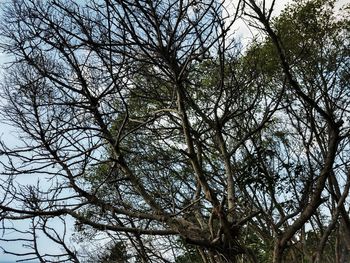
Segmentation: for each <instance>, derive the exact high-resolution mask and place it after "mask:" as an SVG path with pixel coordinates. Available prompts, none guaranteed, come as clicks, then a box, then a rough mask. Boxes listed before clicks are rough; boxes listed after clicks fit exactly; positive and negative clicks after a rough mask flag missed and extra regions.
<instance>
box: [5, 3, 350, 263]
mask: <svg viewBox="0 0 350 263" xmlns="http://www.w3.org/2000/svg"><path fill="white" fill-rule="evenodd" d="M1 1H3V0H0V2H1ZM232 2H233V3H234V1H232ZM266 2H267V3H268V2H271V1H266ZM288 2H290V1H289V0H286V1H284V0H277V1H276V4H275V7H274V15H278V14H279V13H280V12H281V10H282V9H283V8H284V7H285V5H286V4H287V3H288ZM349 3H350V0H340V1H338V3H337V6H338V7H339V6H342V5H344V4H349ZM228 8H229V7H228ZM234 29H235V31H236V34H237V35H238V36H239V37H241V38H242V40H243V42H244V41H248V40H249V39H251V38H252V32H250V31H249V29H248V28H247V25H246V24H245V22H244V21H242V20H241V21H238V22H237V23H236V25H235V26H234ZM8 59H9V58H8V57H7V56H6V55H4V54H2V53H0V66H1V67H3V66H5V65H6V62H7V61H8ZM2 77H3V71H2V70H0V82H1V79H2ZM2 103H3V98H1V97H0V104H2ZM0 138H1V140H4V141H6V142H7V143H8V144H9V145H16V144H18V140H17V139H16V133H15V131H14V129H13V128H12V127H10V126H8V125H6V124H4V123H3V122H2V121H1V119H0ZM0 173H1V167H0ZM26 181H28V183H29V181H33V180H32V179H30V178H25V177H23V181H22V182H23V183H26ZM1 245H4V244H3V243H2V242H1V241H0V246H1ZM5 245H6V244H5ZM18 249H22V248H21V244H18ZM47 249H50V248H49V247H47ZM51 249H53V247H52V248H51ZM1 253H2V252H1V251H0V263H1V262H3V261H11V260H14V259H15V258H14V257H13V256H7V255H1Z"/></svg>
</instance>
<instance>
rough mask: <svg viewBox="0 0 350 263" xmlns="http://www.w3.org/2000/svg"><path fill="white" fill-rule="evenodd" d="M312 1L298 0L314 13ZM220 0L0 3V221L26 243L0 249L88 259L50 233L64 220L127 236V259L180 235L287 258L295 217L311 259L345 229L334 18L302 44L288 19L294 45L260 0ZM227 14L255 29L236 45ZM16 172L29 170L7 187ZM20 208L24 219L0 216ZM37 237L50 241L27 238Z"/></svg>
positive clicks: (344, 154)
mask: <svg viewBox="0 0 350 263" xmlns="http://www.w3.org/2000/svg"><path fill="white" fill-rule="evenodd" d="M321 2H322V1H321ZM321 2H317V1H310V3H311V4H312V3H314V4H315V6H316V7H315V9H311V10H313V11H315V10H321V11H322V10H323V11H324V9H323V8H324V6H325V3H326V2H329V1H323V2H324V3H323V2H322V3H321ZM226 6H227V3H225V2H224V1H215V0H205V1H187V0H169V1H160V0H159V1H148V0H138V1H131V0H130V1H125V0H124V1H109V0H105V1H102V0H91V1H88V2H84V3H82V4H79V3H76V2H75V1H71V0H65V1H64V0H52V1H37V0H35V1H34V0H14V1H11V3H9V4H7V5H5V6H4V17H3V22H2V25H1V36H2V37H3V39H5V41H2V43H1V47H2V49H3V50H4V51H6V52H8V53H9V54H12V56H13V58H14V60H13V63H12V64H11V66H10V67H9V68H8V70H7V73H6V76H5V81H4V83H3V84H2V88H3V94H4V97H5V98H6V100H7V102H6V104H5V105H4V106H3V108H2V110H3V117H4V118H5V119H6V120H7V121H8V122H9V123H11V125H13V126H14V127H16V128H18V130H19V132H20V133H19V134H20V139H21V140H22V145H21V146H19V147H17V148H12V147H9V146H8V145H6V144H5V142H2V143H1V155H2V157H3V158H6V159H2V160H3V161H2V166H3V168H4V170H3V172H2V184H1V195H2V196H1V198H2V199H1V200H2V201H1V205H0V209H1V219H2V222H3V225H2V226H3V227H2V228H3V230H4V233H5V234H6V233H7V232H8V231H13V230H15V231H16V232H17V233H18V234H22V236H23V238H22V237H21V238H13V239H11V240H8V241H17V242H25V243H26V244H28V248H29V249H30V250H28V251H30V252H28V253H26V252H24V253H14V252H13V251H7V250H6V252H7V253H12V254H16V255H18V256H23V257H24V259H34V258H35V259H38V260H40V261H41V262H50V261H51V262H80V261H88V259H87V258H84V253H83V251H82V250H79V249H78V247H74V244H72V243H71V242H69V240H68V238H67V231H66V227H67V225H69V222H74V225H75V229H76V231H77V232H78V233H79V235H81V237H82V239H83V240H84V239H85V241H86V240H88V241H91V240H94V239H96V238H97V237H99V238H103V239H105V240H109V241H112V242H115V244H116V247H115V249H116V250H115V251H117V252H118V251H119V252H120V250H118V247H119V248H126V247H127V248H128V251H129V254H128V255H124V254H123V255H122V256H123V257H124V258H128V260H131V261H137V262H174V261H175V260H176V259H177V257H178V256H179V255H181V254H183V253H186V249H187V251H188V248H190V249H195V250H191V251H195V253H197V255H198V256H199V257H200V258H201V260H202V262H235V261H239V262H247V261H250V262H260V261H261V262H264V261H263V260H265V262H266V261H267V262H271V261H273V262H276V263H277V262H288V260H289V258H292V259H291V260H290V261H292V260H293V261H292V262H298V260H300V262H302V261H301V260H303V259H301V258H300V255H302V257H304V256H306V254H307V253H306V252H305V246H306V242H307V240H308V239H307V236H306V232H307V231H306V228H308V229H313V233H317V231H320V235H318V237H317V238H318V240H320V241H321V242H320V245H319V247H318V248H315V253H318V254H317V257H316V258H317V260H318V261H319V262H321V261H320V260H321V255H322V251H323V250H324V248H325V242H326V241H327V240H330V237H331V236H332V235H331V233H332V231H333V230H334V229H336V228H337V227H338V226H337V224H339V223H341V225H342V228H343V229H345V230H346V231H349V229H350V228H349V227H348V226H349V224H347V222H350V221H349V216H348V214H347V209H348V205H347V204H348V191H349V185H350V184H349V180H348V178H349V172H348V168H347V167H348V166H347V163H348V159H349V158H348V135H349V134H348V133H349V131H348V128H349V127H348V121H347V118H348V112H349V111H348V103H349V94H348V93H347V82H346V80H347V79H348V75H349V71H348V69H349V67H348V66H349V65H348V53H346V51H347V50H348V49H347V42H346V41H344V39H345V38H340V37H339V35H340V33H347V34H348V32H349V31H347V29H346V27H345V26H343V24H342V25H341V26H340V25H338V24H337V25H336V24H334V27H335V28H336V29H337V30H334V31H332V32H333V35H331V36H329V35H324V36H322V37H323V38H322V40H323V42H322V44H323V45H315V44H314V43H313V42H312V41H311V39H312V38H311V37H307V36H315V35H312V34H311V33H310V32H307V31H301V32H304V33H305V32H306V33H305V34H306V35H302V33H300V32H298V31H296V28H298V27H297V26H295V27H293V26H291V29H293V30H294V31H295V32H294V33H295V38H296V37H298V38H301V39H303V40H305V42H303V41H300V42H297V41H296V42H295V43H294V44H293V45H294V46H291V47H288V42H287V40H288V38H286V37H285V35H283V32H287V35H289V34H292V33H291V32H289V31H288V30H286V29H285V28H284V27H283V25H284V24H283V23H282V22H280V24H278V23H279V22H278V21H277V22H272V18H271V16H272V15H271V14H272V10H273V5H272V6H266V5H265V1H263V3H258V1H250V0H249V1H237V3H236V5H235V7H236V9H235V10H226V9H225V7H226ZM299 7H300V8H299V9H300V10H301V11H300V10H299V9H298V5H297V6H296V7H294V9H293V8H292V9H291V10H290V11H289V13H287V14H291V15H293V14H294V15H295V14H300V16H301V17H302V11H303V10H304V9H303V8H305V7H308V5H307V3H306V4H305V3H302V4H300V6H299ZM311 7H312V6H311ZM317 8H319V9H317ZM298 10H299V11H298ZM243 11H244V12H243ZM321 11H320V14H329V13H327V12H325V11H324V12H323V11H322V12H321ZM304 12H305V11H304ZM241 15H243V16H244V17H246V19H248V20H249V23H250V24H251V25H252V26H254V27H257V28H260V30H261V32H263V34H266V36H267V39H265V40H262V41H260V42H255V43H253V44H252V45H251V47H249V48H247V49H245V53H243V52H242V51H243V49H242V48H241V46H240V44H239V42H238V40H237V39H235V37H234V35H233V32H232V29H231V28H232V25H233V23H235V21H236V19H237V18H238V17H240V16H241ZM286 17H287V18H288V15H287V16H286ZM286 17H285V18H284V20H283V19H281V20H279V21H286V19H287V18H286ZM323 19H324V20H323V21H328V22H332V21H334V20H332V17H331V16H329V17H328V20H327V19H326V18H323ZM306 21H308V23H309V22H312V21H314V20H312V19H307V20H306ZM310 28H311V27H310ZM328 32H330V31H328ZM304 33H303V34H304ZM301 36H302V37H301ZM292 37H293V36H292ZM318 37H321V36H318ZM335 39H337V41H338V42H337V45H338V46H337V45H336V44H334V45H332V44H331V43H333V42H331V41H334V40H335ZM307 41H311V43H309V42H307ZM327 41H329V42H327ZM299 44H300V45H302V46H301V47H300V50H299V49H298V47H299ZM303 45H304V46H303ZM339 47H341V52H337V53H335V54H333V53H332V54H331V55H330V56H328V55H327V56H326V54H327V52H330V51H334V50H336V48H339ZM321 48H323V49H321ZM305 50H306V51H308V50H309V51H310V52H311V51H312V52H314V53H312V52H311V55H312V56H314V58H315V59H314V60H312V59H310V58H309V57H307V56H306V55H305V54H304V53H303V52H304V51H305ZM316 54H317V56H316ZM323 59H324V60H323ZM332 59H335V60H332ZM332 65H335V66H334V67H331V66H332ZM23 175H25V176H32V177H33V178H38V182H35V183H33V184H29V185H22V184H21V183H20V180H19V179H17V178H18V177H20V176H23ZM328 211H330V213H331V214H332V216H331V218H330V219H329V220H324V219H322V218H321V217H323V216H324V215H325V213H328ZM23 220H28V221H30V222H31V227H30V228H29V229H28V230H25V231H22V230H21V229H20V227H17V226H16V225H15V226H14V227H13V226H11V225H9V223H11V222H14V221H23ZM57 222H60V223H61V225H62V227H57V226H54V224H57ZM39 233H40V235H44V236H46V238H47V239H48V240H50V241H51V242H53V243H54V244H56V245H59V246H60V247H61V248H62V250H61V252H60V253H59V254H55V253H47V252H45V251H44V252H43V250H41V249H40V246H38V245H39V242H38V235H39ZM2 240H6V235H5V236H4V237H3V239H2ZM344 240H345V242H347V240H348V239H347V238H345V239H344ZM103 242H106V241H103ZM272 244H273V245H272ZM346 244H347V243H346ZM255 246H265V255H264V256H266V257H265V259H261V258H260V257H261V256H262V254H261V253H260V252H261V249H260V250H259V249H256V247H255ZM303 249H304V250H303ZM112 250H113V247H112ZM300 250H303V252H301V253H300V252H299V251H300ZM272 251H273V253H272ZM270 252H271V253H270ZM123 253H124V252H123ZM88 254H89V253H87V256H88ZM119 256H120V255H119ZM106 257H108V256H106ZM272 257H273V258H272ZM310 259H312V255H311V256H310ZM268 260H270V261H268Z"/></svg>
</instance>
